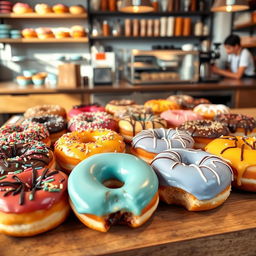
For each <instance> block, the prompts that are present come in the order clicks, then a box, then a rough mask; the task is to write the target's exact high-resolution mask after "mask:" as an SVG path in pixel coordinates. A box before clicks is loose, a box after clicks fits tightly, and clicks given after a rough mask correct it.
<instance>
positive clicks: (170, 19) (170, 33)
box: [167, 17, 175, 37]
mask: <svg viewBox="0 0 256 256" xmlns="http://www.w3.org/2000/svg"><path fill="white" fill-rule="evenodd" d="M174 22H175V18H174V17H168V20H167V36H169V37H171V36H173V35H174Z"/></svg>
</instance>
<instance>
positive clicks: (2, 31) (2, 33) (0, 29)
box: [0, 24, 11, 38]
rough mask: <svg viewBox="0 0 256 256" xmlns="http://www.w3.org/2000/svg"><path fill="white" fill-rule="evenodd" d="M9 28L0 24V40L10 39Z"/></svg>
mask: <svg viewBox="0 0 256 256" xmlns="http://www.w3.org/2000/svg"><path fill="white" fill-rule="evenodd" d="M10 30H11V26H10V25H8V24H0V38H9V37H10Z"/></svg>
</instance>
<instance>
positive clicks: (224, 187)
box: [151, 149, 233, 211]
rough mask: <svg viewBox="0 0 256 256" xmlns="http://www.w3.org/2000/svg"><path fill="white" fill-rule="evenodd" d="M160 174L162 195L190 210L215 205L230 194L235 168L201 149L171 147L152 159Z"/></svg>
mask: <svg viewBox="0 0 256 256" xmlns="http://www.w3.org/2000/svg"><path fill="white" fill-rule="evenodd" d="M151 166H152V167H153V169H154V170H155V172H156V174H157V175H158V178H159V183H160V186H159V195H160V199H161V200H162V201H164V202H166V203H168V204H178V205H182V206H184V207H185V208H186V209H187V210H189V211H202V210H209V209H213V208H215V207H217V206H219V205H221V204H222V203H224V201H225V200H226V199H227V198H228V196H229V194H230V190H231V182H232V179H233V172H232V169H231V167H230V166H229V165H228V164H227V163H226V162H224V161H223V160H222V159H221V158H219V157H217V156H214V155H212V154H209V153H206V152H204V151H202V150H195V149H172V150H167V151H165V152H162V153H160V154H158V155H157V156H156V157H155V158H154V160H153V161H152V163H151Z"/></svg>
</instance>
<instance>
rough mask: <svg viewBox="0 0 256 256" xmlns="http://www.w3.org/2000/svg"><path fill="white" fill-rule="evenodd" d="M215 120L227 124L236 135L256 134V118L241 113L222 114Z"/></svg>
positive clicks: (252, 135) (232, 133) (251, 135)
mask: <svg viewBox="0 0 256 256" xmlns="http://www.w3.org/2000/svg"><path fill="white" fill-rule="evenodd" d="M214 120H216V121H218V122H221V123H223V124H225V125H226V126H227V127H228V129H229V130H230V133H231V135H234V136H250V137H254V136H256V120H255V119H254V118H253V117H250V116H246V115H241V114H233V113H232V114H221V115H217V116H215V117H214Z"/></svg>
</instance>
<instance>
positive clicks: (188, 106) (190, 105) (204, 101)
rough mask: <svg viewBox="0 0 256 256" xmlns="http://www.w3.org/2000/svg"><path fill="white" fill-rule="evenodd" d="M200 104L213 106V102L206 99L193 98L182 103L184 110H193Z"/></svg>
mask: <svg viewBox="0 0 256 256" xmlns="http://www.w3.org/2000/svg"><path fill="white" fill-rule="evenodd" d="M200 104H211V102H210V101H209V100H207V99H205V98H198V99H197V98H193V99H192V100H190V101H189V100H186V101H183V102H182V108H183V109H191V110H193V109H194V108H195V107H196V106H197V105H200Z"/></svg>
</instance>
